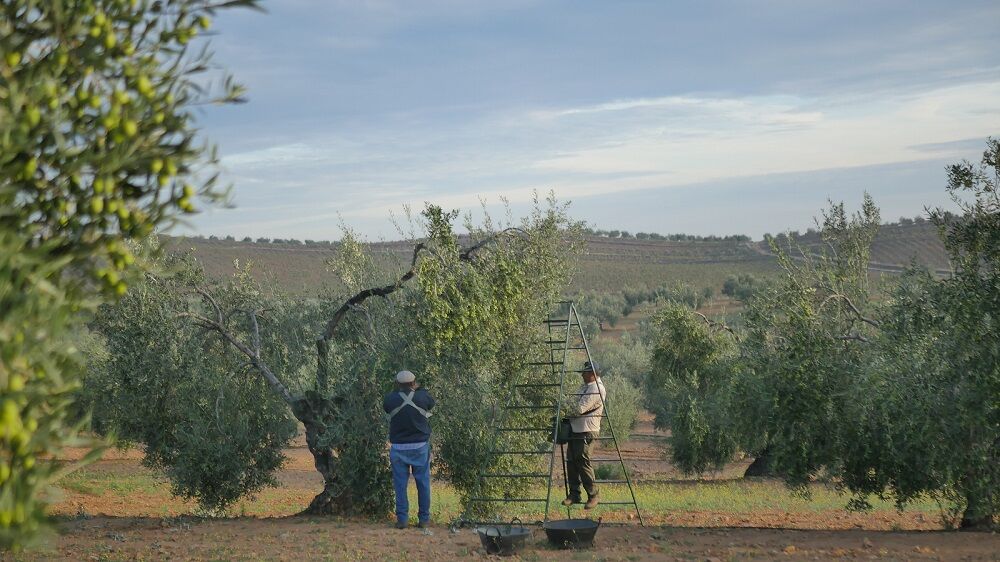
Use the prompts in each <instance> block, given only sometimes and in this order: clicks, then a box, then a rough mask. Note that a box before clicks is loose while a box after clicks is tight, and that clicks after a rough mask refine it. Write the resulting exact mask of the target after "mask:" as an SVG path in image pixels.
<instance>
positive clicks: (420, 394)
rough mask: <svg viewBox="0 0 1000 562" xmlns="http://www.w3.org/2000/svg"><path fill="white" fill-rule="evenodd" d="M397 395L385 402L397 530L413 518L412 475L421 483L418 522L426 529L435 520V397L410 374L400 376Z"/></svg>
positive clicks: (403, 372)
mask: <svg viewBox="0 0 1000 562" xmlns="http://www.w3.org/2000/svg"><path fill="white" fill-rule="evenodd" d="M396 386H397V391H396V392H390V393H389V394H386V395H385V398H384V399H383V400H382V409H383V410H385V411H386V413H387V414H388V417H389V442H390V443H391V445H390V446H389V464H390V465H391V466H392V486H393V488H394V489H395V491H396V528H397V529H405V528H406V525H407V521H408V520H409V517H410V502H409V499H408V498H407V497H406V486H407V484H409V481H410V472H412V473H413V480H415V481H416V483H417V507H418V511H417V521H418V526H419V527H420V528H421V529H423V528H425V527H427V526H428V525H429V524H430V520H431V446H430V438H431V424H430V422H429V421H428V418H430V417H431V412H430V410H431V408H433V407H434V398H432V397H431V395H430V393H429V392H427V390H425V389H423V388H418V387H417V378H416V376H414V374H413V373H411V372H409V371H400V372H399V373H397V374H396Z"/></svg>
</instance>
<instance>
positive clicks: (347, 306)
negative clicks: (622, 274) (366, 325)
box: [320, 227, 528, 341]
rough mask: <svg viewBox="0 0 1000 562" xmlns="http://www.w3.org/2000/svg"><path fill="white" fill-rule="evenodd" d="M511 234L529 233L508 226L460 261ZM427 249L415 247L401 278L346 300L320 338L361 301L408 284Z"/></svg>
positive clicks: (328, 335) (469, 250) (466, 251)
mask: <svg viewBox="0 0 1000 562" xmlns="http://www.w3.org/2000/svg"><path fill="white" fill-rule="evenodd" d="M509 234H520V235H523V236H527V234H528V233H527V232H525V231H524V230H523V229H520V228H516V227H512V228H506V229H504V230H501V231H500V232H498V233H496V234H494V235H492V236H489V237H487V238H484V239H482V240H480V241H479V242H477V243H475V244H473V245H472V246H469V247H468V248H465V249H464V250H462V251H461V253H459V255H458V259H459V260H460V261H469V260H471V259H472V258H473V257H474V256H475V253H476V252H477V251H479V250H481V249H482V248H483V247H484V246H486V245H487V244H489V243H491V242H495V241H497V240H499V239H500V238H501V237H504V236H507V235H509ZM425 250H428V248H427V245H426V244H425V243H423V242H420V243H418V244H417V245H416V246H414V247H413V258H412V259H411V260H410V269H409V270H407V271H406V273H403V275H402V276H400V278H399V279H397V280H396V282H394V283H392V284H389V285H384V286H382V287H372V288H369V289H365V290H363V291H361V292H359V293H357V294H355V295H354V296H353V297H351V298H349V299H347V300H346V301H344V304H342V305H340V308H338V309H337V310H336V311H335V312H334V313H333V316H332V317H331V318H330V320H329V321H328V322H327V323H326V326H325V327H324V328H323V334H322V336H321V337H320V339H321V340H323V341H329V340H330V339H332V338H333V334H334V332H336V331H337V326H339V325H340V322H341V321H342V320H343V319H344V316H346V315H347V313H348V312H350V310H351V309H352V308H355V307H357V306H358V305H360V304H361V303H363V302H364V301H366V300H367V299H369V298H371V297H387V296H389V295H391V294H392V293H394V292H396V291H398V290H399V289H401V288H402V287H403V285H405V284H406V282H407V281H409V280H410V279H412V278H413V277H414V276H415V275H416V273H417V260H418V259H419V258H420V253H421V252H423V251H425Z"/></svg>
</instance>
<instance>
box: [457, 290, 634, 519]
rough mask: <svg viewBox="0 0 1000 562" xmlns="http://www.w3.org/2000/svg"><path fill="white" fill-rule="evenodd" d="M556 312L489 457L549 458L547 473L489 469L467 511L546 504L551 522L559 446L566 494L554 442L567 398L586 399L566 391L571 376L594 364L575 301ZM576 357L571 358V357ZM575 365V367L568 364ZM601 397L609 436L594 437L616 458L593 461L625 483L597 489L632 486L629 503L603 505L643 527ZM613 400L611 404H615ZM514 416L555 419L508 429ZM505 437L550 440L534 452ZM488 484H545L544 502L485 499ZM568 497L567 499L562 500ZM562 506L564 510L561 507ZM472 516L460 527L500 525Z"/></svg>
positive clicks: (504, 412)
mask: <svg viewBox="0 0 1000 562" xmlns="http://www.w3.org/2000/svg"><path fill="white" fill-rule="evenodd" d="M556 304H557V308H556V310H555V311H554V312H553V313H552V314H550V315H549V316H548V318H546V319H545V320H544V324H545V333H546V339H545V341H544V348H543V352H542V353H541V356H542V357H541V359H542V360H541V361H533V362H530V363H528V365H529V366H530V367H533V368H537V369H538V374H537V375H532V378H531V379H529V380H526V381H523V382H519V381H513V382H512V384H511V386H510V391H509V393H508V395H507V401H506V404H505V405H503V406H502V407H501V408H500V415H498V416H497V419H496V420H495V422H494V432H493V439H492V443H491V446H490V452H489V455H490V457H491V458H496V457H528V458H532V457H535V458H538V459H539V463H538V466H542V465H543V462H542V459H544V457H546V456H548V472H547V473H546V472H517V471H514V472H510V471H508V472H495V471H491V469H489V468H487V469H485V470H481V471H480V472H479V475H478V477H477V491H478V493H476V494H474V497H472V498H470V499H469V503H468V506H467V507H468V508H470V509H471V508H472V507H473V506H474V505H476V504H493V503H502V504H504V503H527V504H539V505H540V504H543V503H544V504H545V518H544V521H548V520H549V513H550V511H551V508H552V501H553V498H552V477H553V472H554V470H555V460H556V455H555V452H556V447H559V454H560V459H561V463H562V473H563V481H564V491H565V492H566V493H567V495H568V491H569V490H568V482H567V478H566V474H567V473H566V459H565V453H564V451H563V448H562V445H558V444H557V442H556V432H557V429H558V427H559V424H560V422H561V420H562V418H563V411H562V406H563V399H564V397H566V396H571V397H578V396H582V394H581V393H577V392H567V388H566V386H567V381H566V374H567V373H575V374H579V373H581V372H583V371H582V369H581V368H580V366H582V365H583V362H584V361H593V359H592V357H591V353H590V344H589V343H588V342H587V336H586V335H585V334H584V331H583V325H582V324H581V322H580V316H579V313H578V312H577V310H576V306H575V305H574V304H573V301H560V302H557V303H556ZM571 351H572V352H574V353H573V354H571V353H570V352H571ZM571 363H572V364H573V365H576V367H575V368H571V367H570V364H571ZM598 395H599V396H600V397H601V405H602V406H604V408H603V414H602V416H601V417H602V418H603V419H602V422H603V423H604V424H605V425H604V427H606V428H607V430H608V432H609V433H610V436H600V437H596V438H595V440H598V441H602V442H603V441H611V442H612V443H613V444H614V454H615V456H614V457H604V458H593V459H591V461H592V462H593V463H594V464H603V463H617V464H618V465H619V466H620V467H621V470H622V474H623V475H624V478H622V479H603V480H602V479H598V480H595V483H596V484H599V485H600V484H614V485H621V484H625V485H626V486H628V491H629V497H630V498H631V501H604V500H601V502H600V504H599V505H601V506H609V505H623V506H624V505H631V506H632V507H633V508H634V509H635V516H636V519H637V520H638V522H639V524H640V525H644V523H643V520H642V513H640V511H639V504H638V502H637V501H636V499H635V488H634V487H633V485H632V479H631V477H630V476H629V474H628V468H627V467H626V466H625V462H624V460H623V459H622V455H621V450H620V449H619V447H618V439H617V438H616V436H615V428H614V426H613V425H612V423H611V418H610V417H608V404H607V403H606V402H605V397H604V396H603V395H600V394H598ZM612 401H613V399H612ZM514 411H524V412H525V413H526V414H528V415H529V416H530V414H531V413H532V412H535V415H534V418H538V417H543V418H544V416H545V414H546V413H550V414H552V417H551V422H550V421H549V420H545V421H544V422H541V421H538V420H537V419H532V423H527V424H526V426H525V427H508V425H507V424H509V423H510V419H509V418H510V416H509V415H508V414H509V413H510V412H514ZM507 434H523V435H537V436H539V441H538V443H539V444H541V443H543V442H545V441H544V440H547V443H546V444H545V445H544V446H539V447H535V448H531V447H525V446H523V445H522V446H521V447H510V446H507V445H506V442H507V441H509V440H508V439H504V438H503V436H504V435H507ZM497 464H502V463H490V465H491V466H496V465H497ZM490 479H500V480H501V481H508V482H509V481H513V480H528V481H529V482H541V481H544V482H545V483H546V488H545V497H537V498H535V497H509V496H508V497H486V496H484V495H483V494H482V491H483V490H484V489H485V488H486V482H487V481H488V480H490ZM564 497H565V496H564ZM556 502H557V503H559V504H561V502H562V499H561V498H557V499H556ZM560 507H563V506H561V505H560ZM575 507H576V506H575V505H573V506H569V507H565V509H566V517H567V518H571V517H572V510H573V509H574V508H575ZM467 514H468V511H467V512H466V513H463V515H462V516H461V517H460V518H459V523H460V524H484V523H497V522H498V521H495V520H494V521H473V520H470V519H469V518H468V517H467Z"/></svg>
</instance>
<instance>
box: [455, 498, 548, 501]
mask: <svg viewBox="0 0 1000 562" xmlns="http://www.w3.org/2000/svg"><path fill="white" fill-rule="evenodd" d="M469 501H470V502H547V501H549V500H547V499H545V498H469Z"/></svg>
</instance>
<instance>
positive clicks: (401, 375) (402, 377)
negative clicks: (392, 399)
mask: <svg viewBox="0 0 1000 562" xmlns="http://www.w3.org/2000/svg"><path fill="white" fill-rule="evenodd" d="M415 380H417V376H416V375H414V374H413V373H411V372H409V371H400V372H398V373H396V382H398V383H400V384H406V383H408V382H413V381H415Z"/></svg>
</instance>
